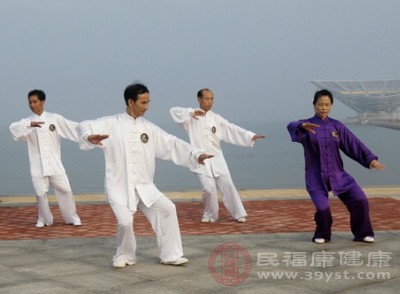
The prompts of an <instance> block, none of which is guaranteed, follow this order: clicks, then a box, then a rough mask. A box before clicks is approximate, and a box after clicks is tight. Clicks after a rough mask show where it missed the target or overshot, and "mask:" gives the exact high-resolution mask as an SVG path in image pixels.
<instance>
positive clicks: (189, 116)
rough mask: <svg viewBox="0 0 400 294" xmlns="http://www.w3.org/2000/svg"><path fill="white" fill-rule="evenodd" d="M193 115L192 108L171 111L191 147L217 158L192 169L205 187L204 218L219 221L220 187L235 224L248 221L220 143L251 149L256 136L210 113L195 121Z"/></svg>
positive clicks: (178, 108) (223, 199) (177, 108)
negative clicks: (245, 219)
mask: <svg viewBox="0 0 400 294" xmlns="http://www.w3.org/2000/svg"><path fill="white" fill-rule="evenodd" d="M194 112H195V109H193V108H182V107H173V108H171V110H170V113H171V116H172V118H173V120H174V121H175V122H177V123H178V124H179V125H180V126H182V127H183V128H184V129H185V130H186V132H187V134H188V136H189V139H190V143H191V144H193V145H195V146H197V147H199V148H201V149H202V150H204V152H205V153H207V154H212V155H214V157H213V158H211V159H209V160H207V161H206V162H205V164H204V165H201V166H199V167H197V168H192V169H191V171H193V172H194V173H196V174H197V175H198V177H199V179H200V182H201V184H202V186H203V195H202V197H203V205H204V214H203V218H207V219H210V220H212V221H216V220H217V219H218V209H219V208H218V194H217V187H218V188H219V189H220V191H221V196H222V201H223V203H224V205H225V207H226V209H227V210H228V211H229V212H230V214H231V215H232V217H233V218H234V219H236V220H237V219H239V218H241V217H246V216H247V213H246V210H245V209H244V207H243V203H242V200H241V199H240V196H239V193H238V191H237V189H236V187H235V185H234V183H233V181H232V177H231V175H230V173H229V169H228V165H227V164H226V161H225V158H224V155H223V153H222V149H221V145H220V142H221V141H224V142H227V143H231V144H235V145H239V146H245V147H252V146H254V144H255V142H254V141H253V140H252V139H253V137H254V135H255V133H253V132H250V131H247V130H245V129H243V128H241V127H238V126H237V125H234V124H232V123H230V122H228V121H227V120H226V119H224V118H222V117H221V116H220V115H218V114H216V113H214V112H213V111H211V110H209V111H207V112H206V113H205V116H197V117H196V118H197V119H196V118H194V117H193V114H194Z"/></svg>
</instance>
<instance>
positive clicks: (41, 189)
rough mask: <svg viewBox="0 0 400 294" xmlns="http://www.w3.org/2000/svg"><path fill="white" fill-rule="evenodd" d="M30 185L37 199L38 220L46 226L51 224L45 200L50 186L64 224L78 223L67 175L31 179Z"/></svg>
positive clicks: (48, 208)
mask: <svg viewBox="0 0 400 294" xmlns="http://www.w3.org/2000/svg"><path fill="white" fill-rule="evenodd" d="M32 183H33V187H34V189H35V193H36V198H37V205H38V220H40V221H43V222H44V223H45V224H46V225H48V226H50V225H52V224H53V215H52V213H51V210H50V206H49V201H48V199H47V193H48V192H49V188H50V186H52V187H53V189H54V194H55V195H56V198H57V202H58V206H59V207H60V212H61V215H62V217H63V219H64V222H65V223H66V224H73V223H74V222H77V221H80V219H79V216H78V214H77V213H76V205H75V199H74V194H73V193H72V190H71V185H70V184H69V180H68V177H67V175H65V174H64V175H55V176H47V177H32Z"/></svg>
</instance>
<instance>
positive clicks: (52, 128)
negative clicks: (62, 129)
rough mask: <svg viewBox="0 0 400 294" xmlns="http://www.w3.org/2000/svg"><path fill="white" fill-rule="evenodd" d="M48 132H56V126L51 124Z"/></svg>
mask: <svg viewBox="0 0 400 294" xmlns="http://www.w3.org/2000/svg"><path fill="white" fill-rule="evenodd" d="M49 130H50V131H52V132H54V131H55V130H56V126H55V125H53V124H51V125H49Z"/></svg>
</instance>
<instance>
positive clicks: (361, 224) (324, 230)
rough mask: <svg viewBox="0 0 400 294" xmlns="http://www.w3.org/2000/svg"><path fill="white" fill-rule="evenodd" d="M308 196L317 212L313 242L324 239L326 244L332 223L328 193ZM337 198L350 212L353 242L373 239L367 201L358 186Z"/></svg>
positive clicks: (316, 193)
mask: <svg viewBox="0 0 400 294" xmlns="http://www.w3.org/2000/svg"><path fill="white" fill-rule="evenodd" d="M309 194H310V196H311V199H312V201H313V203H314V206H315V209H316V210H317V211H316V213H315V216H314V220H315V223H316V225H317V227H316V229H315V233H314V237H313V240H314V239H315V238H324V239H325V240H326V241H327V242H328V241H330V240H331V227H332V223H333V219H332V213H331V210H330V207H329V200H328V191H317V192H309ZM338 197H339V199H340V200H341V201H342V202H343V204H344V205H346V207H347V210H348V211H349V212H350V227H351V232H352V233H353V235H354V241H362V240H363V238H364V237H366V236H371V237H374V231H373V230H372V225H371V221H370V218H369V206H368V199H367V197H366V196H365V193H364V192H363V190H361V188H360V186H358V185H357V184H355V185H354V186H353V187H352V188H351V189H350V190H348V191H347V192H345V193H342V194H339V195H338Z"/></svg>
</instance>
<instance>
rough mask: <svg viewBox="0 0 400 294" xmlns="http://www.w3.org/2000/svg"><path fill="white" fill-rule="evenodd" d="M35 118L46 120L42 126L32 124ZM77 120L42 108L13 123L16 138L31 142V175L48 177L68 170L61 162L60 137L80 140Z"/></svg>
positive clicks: (29, 146) (36, 119) (12, 132)
mask: <svg viewBox="0 0 400 294" xmlns="http://www.w3.org/2000/svg"><path fill="white" fill-rule="evenodd" d="M32 121H43V122H45V123H44V124H42V125H41V127H40V128H39V127H31V126H30V125H31V122H32ZM77 126H78V123H77V122H73V121H70V120H68V119H66V118H64V117H62V116H61V115H59V114H56V113H49V112H45V111H44V112H43V113H42V115H40V116H39V115H36V114H33V115H31V116H30V117H27V118H23V119H21V120H20V121H18V122H14V123H12V124H11V125H10V127H9V130H10V132H11V135H12V137H13V139H14V140H15V141H25V142H26V143H27V146H28V154H29V162H30V170H31V175H32V176H33V177H45V176H52V175H60V174H64V173H65V169H64V166H63V164H62V162H61V147H60V138H64V139H68V140H71V141H73V142H78V133H77Z"/></svg>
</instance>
